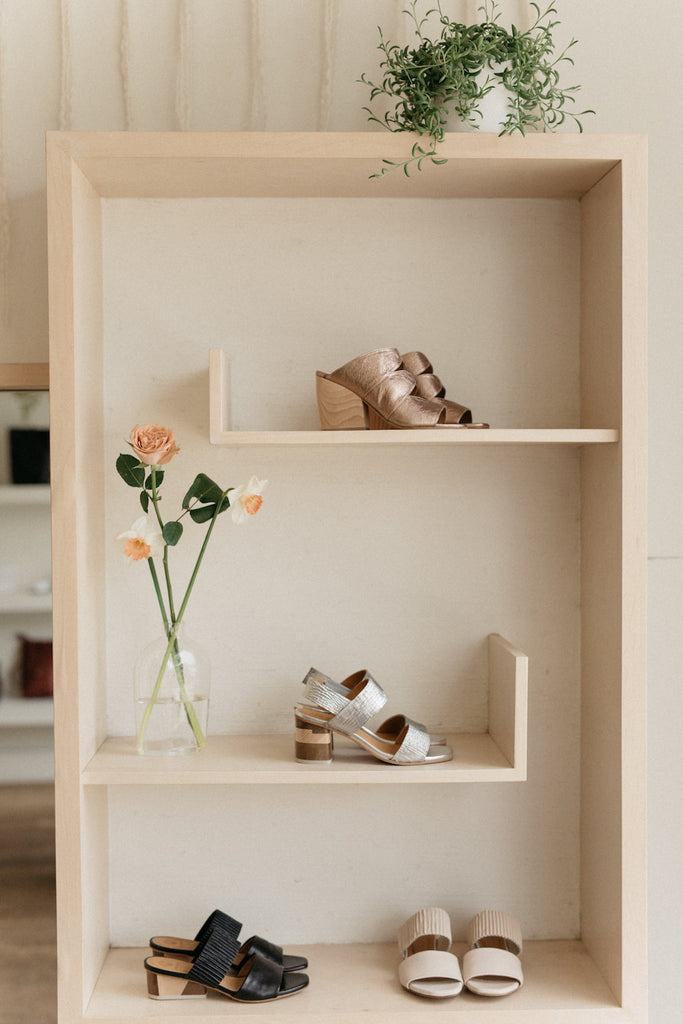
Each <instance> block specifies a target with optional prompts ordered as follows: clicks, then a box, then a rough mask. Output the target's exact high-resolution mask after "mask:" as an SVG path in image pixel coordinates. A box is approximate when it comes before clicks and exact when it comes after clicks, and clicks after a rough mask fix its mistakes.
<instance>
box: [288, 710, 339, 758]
mask: <svg viewBox="0 0 683 1024" xmlns="http://www.w3.org/2000/svg"><path fill="white" fill-rule="evenodd" d="M294 725H295V732H294V737H295V739H294V748H295V749H294V755H295V758H296V760H297V761H298V762H299V763H300V764H310V763H311V762H316V763H317V764H331V763H332V750H333V746H334V740H333V737H332V733H331V731H330V730H329V729H328V728H326V726H324V725H314V724H313V723H312V722H307V721H306V720H305V719H303V718H301V717H300V715H298V714H295V716H294Z"/></svg>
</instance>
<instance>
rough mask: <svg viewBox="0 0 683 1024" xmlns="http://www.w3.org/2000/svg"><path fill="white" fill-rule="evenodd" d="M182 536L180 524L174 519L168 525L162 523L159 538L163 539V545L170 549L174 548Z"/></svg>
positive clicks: (181, 525)
mask: <svg viewBox="0 0 683 1024" xmlns="http://www.w3.org/2000/svg"><path fill="white" fill-rule="evenodd" d="M190 515H192V513H190ZM182 535H183V524H182V523H179V522H178V521H177V520H176V519H172V520H171V521H170V523H164V527H163V529H162V531H161V536H162V537H163V538H164V543H165V544H168V546H169V547H170V548H172V547H175V545H176V544H177V543H178V541H179V540H180V538H181V537H182Z"/></svg>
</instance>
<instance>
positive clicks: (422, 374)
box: [401, 352, 488, 430]
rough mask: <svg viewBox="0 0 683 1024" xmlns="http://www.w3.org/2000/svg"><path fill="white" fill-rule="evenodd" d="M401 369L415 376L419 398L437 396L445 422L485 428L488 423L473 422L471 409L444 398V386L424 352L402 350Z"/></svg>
mask: <svg viewBox="0 0 683 1024" xmlns="http://www.w3.org/2000/svg"><path fill="white" fill-rule="evenodd" d="M401 359H402V362H403V369H404V370H408V371H409V372H410V373H412V374H413V376H414V377H415V383H416V391H417V394H418V395H419V396H420V398H438V399H439V401H441V402H443V404H444V406H445V407H446V423H449V424H452V425H453V426H458V427H467V428H469V429H470V430H476V429H480V430H482V429H483V430H485V429H487V428H488V423H473V422H472V410H471V409H468V408H467V406H466V405H460V403H459V402H452V401H451V400H450V398H446V388H445V387H444V385H443V384H442V383H441V381H440V380H439V378H438V377H437V376H436V374H435V373H434V367H433V366H432V364H431V363H430V361H429V359H428V358H427V356H426V355H425V354H424V352H404V354H403V355H402V356H401Z"/></svg>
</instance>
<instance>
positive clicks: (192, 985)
mask: <svg viewBox="0 0 683 1024" xmlns="http://www.w3.org/2000/svg"><path fill="white" fill-rule="evenodd" d="M145 974H146V975H147V994H148V996H149V997H150V999H204V998H205V997H206V988H205V987H204V985H200V984H199V982H198V981H192V980H188V979H187V978H178V977H172V976H171V975H169V974H154V973H153V972H152V971H149V970H148V971H145Z"/></svg>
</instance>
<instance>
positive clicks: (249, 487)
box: [229, 476, 268, 523]
mask: <svg viewBox="0 0 683 1024" xmlns="http://www.w3.org/2000/svg"><path fill="white" fill-rule="evenodd" d="M267 483H268V481H267V480H257V478H256V477H255V476H252V478H251V480H250V481H249V483H248V484H246V485H241V486H240V487H233V489H232V490H231V491H230V494H229V497H230V511H231V512H232V521H233V523H243V522H244V521H245V519H246V518H247V516H255V515H256V513H257V512H258V510H259V509H260V508H261V505H262V504H263V498H262V497H261V495H262V494H263V491H264V490H265V487H266V484H267Z"/></svg>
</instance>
